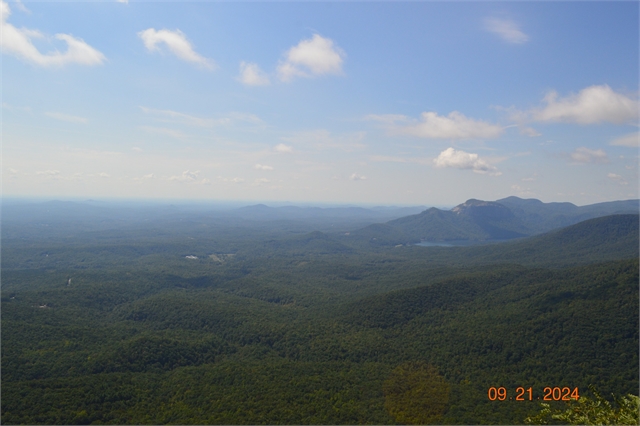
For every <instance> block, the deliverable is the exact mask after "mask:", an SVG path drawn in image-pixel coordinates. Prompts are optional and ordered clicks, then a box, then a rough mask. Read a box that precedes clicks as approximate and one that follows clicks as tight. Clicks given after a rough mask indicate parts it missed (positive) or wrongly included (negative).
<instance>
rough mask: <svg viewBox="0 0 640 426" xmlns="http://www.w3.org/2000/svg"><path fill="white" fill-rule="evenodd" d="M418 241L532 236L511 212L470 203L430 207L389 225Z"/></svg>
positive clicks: (483, 203)
mask: <svg viewBox="0 0 640 426" xmlns="http://www.w3.org/2000/svg"><path fill="white" fill-rule="evenodd" d="M387 225H389V226H392V227H395V228H398V229H399V230H400V231H402V232H403V233H405V234H407V235H411V237H412V238H413V239H414V240H415V239H418V240H427V241H446V240H499V239H511V238H519V237H524V236H527V235H529V234H530V233H531V231H530V229H528V228H527V227H526V226H525V225H524V224H523V223H522V221H521V220H520V219H519V218H517V217H516V216H515V215H514V214H513V213H512V212H511V210H509V209H508V208H507V207H505V206H504V205H502V204H499V203H496V202H492V201H480V200H474V199H471V200H468V201H466V202H465V203H463V204H460V205H458V206H456V207H454V208H453V209H451V210H448V211H447V210H439V209H436V208H430V209H428V210H425V211H423V212H422V213H420V214H417V215H411V216H406V217H403V218H400V219H396V220H392V221H390V222H387Z"/></svg>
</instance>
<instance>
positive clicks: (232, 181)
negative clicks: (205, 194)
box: [218, 176, 244, 183]
mask: <svg viewBox="0 0 640 426" xmlns="http://www.w3.org/2000/svg"><path fill="white" fill-rule="evenodd" d="M218 179H222V181H223V182H226V183H243V182H244V179H242V178H239V177H235V178H222V177H220V176H218Z"/></svg>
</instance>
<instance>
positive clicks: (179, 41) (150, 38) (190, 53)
mask: <svg viewBox="0 0 640 426" xmlns="http://www.w3.org/2000/svg"><path fill="white" fill-rule="evenodd" d="M138 37H140V38H141V39H142V41H143V42H144V45H145V47H146V48H147V50H148V51H149V52H159V51H160V45H164V46H166V48H167V49H169V51H170V52H171V53H173V54H174V55H176V56H177V57H178V58H180V59H182V60H183V61H186V62H190V63H192V64H196V65H198V66H200V67H202V68H205V69H209V70H213V69H215V68H216V65H215V62H213V61H212V60H210V59H207V58H205V57H203V56H201V55H199V54H198V53H196V51H195V50H194V49H193V47H192V46H191V43H190V42H189V40H188V39H187V36H186V35H185V34H184V33H183V32H182V31H180V30H178V29H176V30H175V31H171V30H155V29H154V28H149V29H146V30H144V31H140V32H139V33H138Z"/></svg>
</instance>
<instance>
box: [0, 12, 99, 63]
mask: <svg viewBox="0 0 640 426" xmlns="http://www.w3.org/2000/svg"><path fill="white" fill-rule="evenodd" d="M10 15H11V9H10V8H9V5H8V4H7V3H6V2H4V1H2V0H0V48H1V49H2V52H3V53H8V54H11V55H13V56H16V57H18V58H20V59H23V60H25V61H27V62H30V63H32V64H35V65H38V66H42V67H49V66H63V65H66V64H73V63H76V64H81V65H100V64H102V63H103V62H104V61H106V57H105V56H104V55H103V54H102V53H101V52H99V51H98V50H96V49H95V48H93V47H91V46H89V45H88V44H87V43H85V42H84V41H83V40H82V39H80V38H75V37H73V36H71V35H69V34H56V35H55V36H54V38H55V39H57V40H60V41H62V42H64V43H65V44H66V47H67V49H66V50H65V51H64V52H60V51H58V50H55V51H53V52H49V53H45V54H43V53H41V52H40V51H39V50H38V49H37V48H36V47H35V46H34V45H33V43H32V42H31V39H33V38H47V37H45V35H44V34H42V33H40V32H39V31H37V30H30V29H26V28H21V29H18V28H16V27H14V26H13V25H11V24H9V23H8V22H7V20H8V19H9V16H10Z"/></svg>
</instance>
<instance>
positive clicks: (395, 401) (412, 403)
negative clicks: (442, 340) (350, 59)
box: [383, 361, 450, 424]
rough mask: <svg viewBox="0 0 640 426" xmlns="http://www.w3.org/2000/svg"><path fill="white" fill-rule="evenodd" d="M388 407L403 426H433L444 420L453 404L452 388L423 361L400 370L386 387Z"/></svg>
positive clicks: (403, 365) (404, 366)
mask: <svg viewBox="0 0 640 426" xmlns="http://www.w3.org/2000/svg"><path fill="white" fill-rule="evenodd" d="M383 391H384V396H385V403H384V406H385V408H386V409H387V411H388V412H389V414H391V415H392V416H393V417H394V418H395V419H396V421H398V422H399V423H402V424H429V423H434V422H436V421H438V420H439V419H440V417H441V416H442V415H443V414H444V412H445V410H446V408H447V404H448V402H449V391H450V387H449V384H448V383H447V382H446V381H445V379H444V378H443V377H442V376H440V375H439V374H438V372H437V371H436V369H435V368H434V367H433V366H431V365H428V364H426V363H424V362H421V361H414V362H405V363H404V364H401V365H399V366H398V367H396V368H395V369H394V370H393V371H392V372H391V375H390V376H389V378H388V379H387V380H386V381H385V382H384V384H383Z"/></svg>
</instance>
